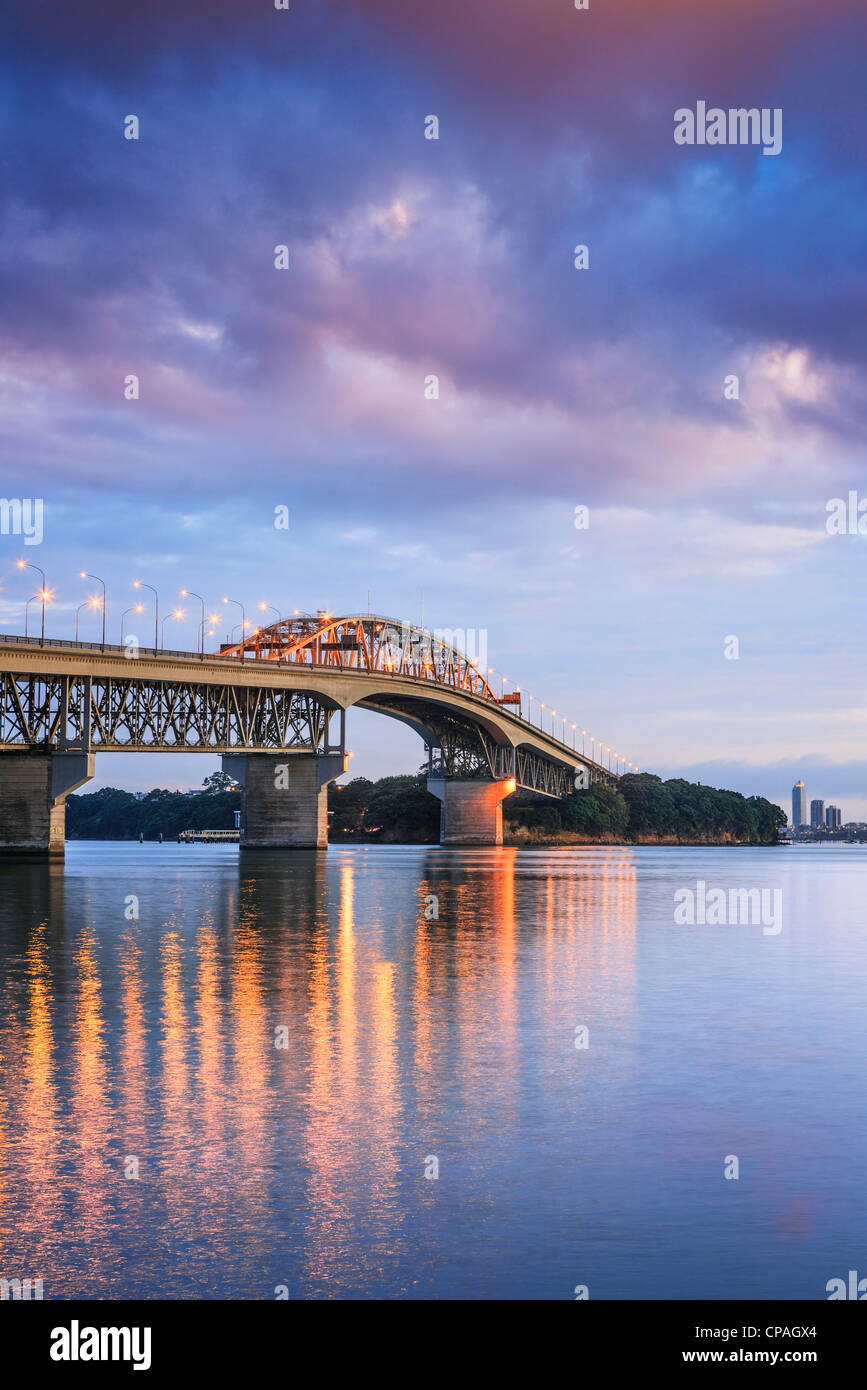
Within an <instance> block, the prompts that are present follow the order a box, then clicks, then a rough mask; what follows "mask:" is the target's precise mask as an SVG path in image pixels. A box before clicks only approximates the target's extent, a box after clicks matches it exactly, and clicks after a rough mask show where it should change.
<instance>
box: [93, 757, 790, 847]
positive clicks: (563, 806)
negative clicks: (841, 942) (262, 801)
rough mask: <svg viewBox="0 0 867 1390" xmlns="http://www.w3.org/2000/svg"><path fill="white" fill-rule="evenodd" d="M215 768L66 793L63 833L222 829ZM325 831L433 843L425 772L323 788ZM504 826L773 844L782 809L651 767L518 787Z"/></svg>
mask: <svg viewBox="0 0 867 1390" xmlns="http://www.w3.org/2000/svg"><path fill="white" fill-rule="evenodd" d="M227 783H228V779H224V778H222V775H221V774H215V775H214V776H213V777H210V778H207V779H206V781H205V786H204V788H203V790H202V791H196V792H171V791H165V790H162V789H157V790H154V791H151V792H147V793H146V795H144V796H141V795H139V796H136V795H135V794H134V793H132V792H124V791H119V790H118V789H117V788H115V787H105V788H103V789H102V790H101V791H97V792H89V793H84V794H83V795H78V796H76V795H72V796H70V797H68V798H67V803H66V805H67V814H66V828H67V835H68V837H69V839H71V840H137V839H138V838H139V836H140V835H143V836H144V838H145V839H146V840H155V839H158V837H159V836H160V834H162V835H163V836H164V838H165V839H173V838H175V837H176V836H177V835H178V834H179V833H180V832H181V831H182V830H230V829H231V828H232V827H233V825H234V814H233V813H234V812H235V811H236V810H237V809H238V808H239V807H240V805H241V793H240V791H239V790H237V789H236V788H235V789H233V788H231V787H230V786H228V785H227ZM328 808H329V812H330V815H329V838H330V839H331V840H332V842H333V843H336V844H340V843H354V842H357V841H383V842H386V843H400V844H436V842H437V840H438V838H439V813H440V803H439V802H438V801H437V800H436V799H435V798H434V797H433V796H431V795H430V794H429V792H428V791H427V789H426V786H425V778H424V774H423V773H417V774H413V775H409V776H404V777H382V778H380V779H379V780H378V781H376V782H372V781H370V780H368V779H367V778H365V777H356V778H354V779H353V780H352V781H351V782H346V783H343V784H338V783H332V784H331V785H330V786H329V788H328ZM503 816H504V825H505V834H506V838H507V839H508V838H509V836H510V835H511V836H513V837H514V838H517V839H521V838H530V837H532V838H535V839H537V840H539V841H543V840H544V839H545V838H550V839H556V840H562V841H568V839H569V837H570V836H575V837H580V838H581V839H582V840H590V841H598V842H599V843H604V842H606V841H612V840H613V841H626V842H636V841H642V840H645V841H651V842H652V841H654V840H669V841H675V842H680V843H684V844H696V843H699V844H719V843H723V844H725V843H733V844H758V845H768V844H776V842H777V828H778V827H779V826H780V825H785V823H786V817H785V814H784V812H783V811H782V810H781V809H780V807H779V806H776V805H774V803H773V802H770V801H767V800H765V798H764V797H761V796H749V797H747V796H742V795H741V794H740V792H730V791H721V790H718V789H717V788H714V787H705V786H702V785H701V784H700V783H697V782H687V781H684V779H683V778H679V777H678V778H672V779H671V780H669V781H667V782H663V781H662V779H661V778H659V777H656V776H654V775H653V774H652V773H647V772H641V773H633V774H630V775H629V776H624V777H621V778H620V780H619V781H618V783H617V786H616V788H615V787H608V786H605V785H602V784H600V785H598V786H595V787H591V788H590V789H589V790H588V791H583V792H573V793H572V795H570V796H567V797H564V798H563V800H562V801H556V802H555V801H541V800H533V799H532V798H530V797H528V796H527V795H526V794H524V795H520V794H519V795H518V796H514V797H509V798H507V800H506V801H504V803H503Z"/></svg>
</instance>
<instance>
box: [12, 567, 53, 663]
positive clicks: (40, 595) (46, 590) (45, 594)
mask: <svg viewBox="0 0 867 1390" xmlns="http://www.w3.org/2000/svg"><path fill="white" fill-rule="evenodd" d="M16 564H17V566H18V568H19V569H20V570H35V571H36V573H37V574H38V575H39V576H40V578H41V579H42V589H41V591H40V592H39V593H38V594H34V595H33V598H41V599H42V633H41V636H40V638H39V643H40V646H41V645H42V643H43V642H44V641H45V600H46V599H47V598H50V597H51V591H50V590H49V588H48V585H47V583H46V581H45V571H44V570H41V569H40V568H39V566H38V565H32V564H31V563H30V561H29V560H17V561H16ZM27 602H28V604H30V603H32V602H33V599H28V600H27ZM24 636H25V637H26V636H27V608H26V607H25V609H24Z"/></svg>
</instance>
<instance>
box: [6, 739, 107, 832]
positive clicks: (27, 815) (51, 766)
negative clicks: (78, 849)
mask: <svg viewBox="0 0 867 1390" xmlns="http://www.w3.org/2000/svg"><path fill="white" fill-rule="evenodd" d="M93 766H94V755H93V754H92V753H52V752H46V751H45V750H43V749H41V748H33V749H30V748H28V749H22V750H21V752H20V753H19V752H14V753H11V752H4V753H0V854H13V855H17V854H28V855H30V854H32V855H51V856H55V855H56V856H58V857H62V856H63V855H64V853H65V852H66V798H67V796H68V795H69V793H70V792H74V791H75V789H76V788H77V787H80V786H82V785H83V783H85V782H88V781H89V780H90V778H91V777H92V776H93Z"/></svg>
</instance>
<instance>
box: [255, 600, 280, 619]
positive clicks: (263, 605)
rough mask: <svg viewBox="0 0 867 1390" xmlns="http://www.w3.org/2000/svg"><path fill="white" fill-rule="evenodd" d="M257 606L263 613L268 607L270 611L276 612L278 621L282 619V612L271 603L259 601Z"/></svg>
mask: <svg viewBox="0 0 867 1390" xmlns="http://www.w3.org/2000/svg"><path fill="white" fill-rule="evenodd" d="M259 608H260V609H261V611H262V612H263V613H265V612H266V611H267V610H268V609H269V608H270V610H271V612H272V613H276V614H277V621H278V623H280V622H282V621H283V614H282V613H281V612H280V611H279V609H277V608H275V607H274V605H273V603H260V604H259Z"/></svg>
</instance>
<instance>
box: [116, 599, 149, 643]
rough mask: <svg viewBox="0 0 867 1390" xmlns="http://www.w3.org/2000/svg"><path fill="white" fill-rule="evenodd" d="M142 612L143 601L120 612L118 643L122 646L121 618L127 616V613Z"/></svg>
mask: <svg viewBox="0 0 867 1390" xmlns="http://www.w3.org/2000/svg"><path fill="white" fill-rule="evenodd" d="M143 612H144V604H143V603H137V604H136V605H135V606H134V607H133V608H127V609H126V611H125V612H124V613H121V615H120V645H121V646H123V620H124V618H125V617H127V615H128V614H129V613H143Z"/></svg>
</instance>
